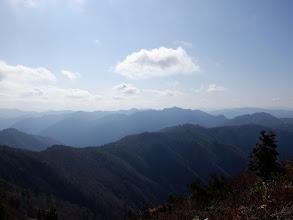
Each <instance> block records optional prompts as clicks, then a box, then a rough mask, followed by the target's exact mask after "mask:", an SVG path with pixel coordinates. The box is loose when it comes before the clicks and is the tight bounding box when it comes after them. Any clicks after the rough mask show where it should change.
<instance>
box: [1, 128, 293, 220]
mask: <svg viewBox="0 0 293 220" xmlns="http://www.w3.org/2000/svg"><path fill="white" fill-rule="evenodd" d="M264 129H265V127H263V126H259V125H242V126H234V127H233V126H229V127H217V128H204V127H201V126H197V125H191V124H186V125H180V126H175V127H169V128H166V129H163V130H161V131H160V132H145V133H141V134H138V135H131V136H127V137H125V138H122V139H121V140H119V141H117V142H114V143H110V144H107V145H103V146H99V147H86V148H73V147H68V146H63V145H56V146H52V147H49V148H48V149H46V150H43V151H41V152H36V151H29V150H23V149H16V148H12V147H9V146H1V147H0V152H1V153H0V167H1V169H0V184H1V185H0V186H1V187H0V189H1V195H2V200H1V201H2V209H3V210H6V211H5V213H8V214H7V216H8V215H9V213H10V212H14V210H15V211H16V210H17V213H18V212H19V213H21V214H22V215H23V216H27V217H29V218H37V216H38V215H40V216H41V215H44V216H45V215H46V213H51V214H52V213H55V212H56V213H57V214H58V215H59V217H60V218H61V219H62V218H64V219H119V218H121V217H122V216H123V215H124V214H125V213H127V212H135V211H136V210H138V209H140V208H141V205H142V203H143V204H147V205H148V206H149V207H156V206H157V205H159V204H160V203H161V202H162V201H164V200H166V199H167V198H168V195H169V194H170V193H172V195H182V196H183V197H186V196H188V195H189V187H188V186H187V184H188V183H191V182H193V181H194V180H196V179H198V181H200V184H203V185H205V184H209V182H210V174H211V173H215V175H218V176H220V175H223V176H224V177H225V178H232V177H233V176H235V175H237V174H238V173H240V172H241V171H243V170H245V168H246V165H247V162H248V160H249V158H248V155H249V153H251V152H252V149H253V146H254V145H255V143H256V141H257V139H258V136H259V134H260V132H261V131H262V130H264ZM267 129H268V128H267ZM277 134H278V136H277V137H278V146H279V148H278V151H279V152H280V158H282V159H286V158H290V157H291V158H292V151H291V146H292V143H293V136H292V135H291V133H290V132H287V131H284V130H278V132H277ZM55 209H56V210H55ZM40 213H41V214H40ZM42 213H43V214H42Z"/></svg>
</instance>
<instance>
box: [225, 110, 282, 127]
mask: <svg viewBox="0 0 293 220" xmlns="http://www.w3.org/2000/svg"><path fill="white" fill-rule="evenodd" d="M245 124H257V125H262V126H267V127H277V126H280V125H281V124H283V122H282V120H280V119H278V118H276V117H274V116H272V115H270V114H268V113H264V112H260V113H254V114H252V115H242V116H237V117H235V118H233V119H231V120H229V121H228V122H227V123H226V124H225V125H230V126H231V125H232V126H237V125H245Z"/></svg>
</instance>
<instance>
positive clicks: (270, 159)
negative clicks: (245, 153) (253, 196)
mask: <svg viewBox="0 0 293 220" xmlns="http://www.w3.org/2000/svg"><path fill="white" fill-rule="evenodd" d="M276 142H277V140H276V134H275V133H274V132H272V131H270V132H269V133H268V134H266V131H261V136H260V137H259V141H258V142H257V143H256V145H255V147H254V148H253V151H252V153H250V154H249V158H251V160H250V161H249V163H248V170H251V171H254V172H255V174H256V175H258V176H260V177H262V178H263V179H269V178H270V176H271V173H272V172H277V171H279V164H278V163H277V156H278V155H279V153H278V152H277V150H276V148H277V147H278V146H277V144H276Z"/></svg>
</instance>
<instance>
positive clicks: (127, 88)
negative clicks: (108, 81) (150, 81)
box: [112, 82, 139, 95]
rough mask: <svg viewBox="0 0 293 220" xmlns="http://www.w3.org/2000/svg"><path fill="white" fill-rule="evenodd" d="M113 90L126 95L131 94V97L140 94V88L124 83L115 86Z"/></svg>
mask: <svg viewBox="0 0 293 220" xmlns="http://www.w3.org/2000/svg"><path fill="white" fill-rule="evenodd" d="M112 89H113V90H117V91H120V92H123V93H124V94H129V95H132V94H137V93H139V89H138V88H136V87H134V86H133V85H131V84H126V83H124V82H122V83H120V84H119V85H116V86H114V87H113V88H112Z"/></svg>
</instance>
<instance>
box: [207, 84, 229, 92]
mask: <svg viewBox="0 0 293 220" xmlns="http://www.w3.org/2000/svg"><path fill="white" fill-rule="evenodd" d="M225 90H227V89H226V88H225V87H222V86H217V85H216V84H211V85H209V87H208V88H207V92H209V93H211V92H221V91H225Z"/></svg>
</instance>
